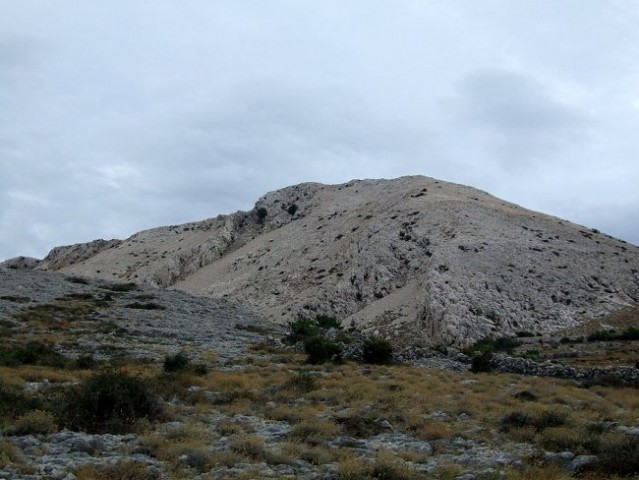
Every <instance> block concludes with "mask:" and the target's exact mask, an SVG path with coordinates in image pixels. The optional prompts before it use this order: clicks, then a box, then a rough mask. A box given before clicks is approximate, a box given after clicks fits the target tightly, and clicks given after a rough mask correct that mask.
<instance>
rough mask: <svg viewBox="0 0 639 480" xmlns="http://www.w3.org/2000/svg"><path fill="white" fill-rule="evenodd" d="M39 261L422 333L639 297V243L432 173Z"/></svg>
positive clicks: (522, 327)
mask: <svg viewBox="0 0 639 480" xmlns="http://www.w3.org/2000/svg"><path fill="white" fill-rule="evenodd" d="M38 268H41V269H45V270H58V271H61V272H64V273H68V274H73V275H82V276H87V277H99V278H104V279H108V280H115V279H117V280H127V281H135V282H142V283H146V284H150V285H154V286H157V287H167V288H173V289H180V290H184V291H187V292H190V293H195V294H199V295H205V296H210V297H214V298H218V297H219V298H222V297H223V298H229V299H231V300H235V301H242V302H246V303H248V304H250V305H251V306H252V307H254V308H255V309H256V311H258V312H260V313H262V314H263V315H264V316H265V317H267V318H268V319H270V320H272V321H275V322H287V321H289V320H291V319H293V318H295V317H296V316H297V315H299V314H306V315H313V314H315V313H325V314H333V315H336V316H337V317H338V318H340V319H342V321H343V323H344V324H345V325H350V324H354V325H357V326H358V327H360V328H362V329H364V330H371V331H379V332H380V333H383V334H385V335H392V336H395V337H400V338H405V339H410V340H411V341H415V342H418V343H454V344H467V343H469V342H470V341H472V340H476V339H477V338H479V337H482V336H487V335H501V334H512V333H514V332H517V331H530V332H535V333H537V332H539V333H541V332H544V333H545V332H552V331H555V330H558V329H561V328H566V327H570V326H574V325H577V324H579V323H580V322H582V321H584V320H586V319H591V318H596V317H598V316H600V315H602V314H605V313H608V312H613V311H616V310H619V309H620V308H623V307H627V306H632V305H636V304H637V303H639V248H637V247H636V246H633V245H630V244H627V243H625V242H622V241H619V240H616V239H614V238H611V237H609V236H607V235H604V234H602V233H599V232H597V231H595V230H591V229H589V228H586V227H583V226H579V225H575V224H573V223H570V222H568V221H565V220H561V219H558V218H556V217H551V216H547V215H544V214H541V213H538V212H533V211H530V210H526V209H524V208H521V207H519V206H517V205H514V204H510V203H507V202H504V201H502V200H499V199H497V198H495V197H493V196H491V195H489V194H487V193H485V192H482V191H479V190H476V189H473V188H470V187H465V186H462V185H456V184H451V183H446V182H442V181H438V180H435V179H432V178H426V177H403V178H399V179H395V180H356V181H351V182H349V183H346V184H343V185H321V184H316V183H306V184H301V185H296V186H292V187H288V188H285V189H282V190H278V191H275V192H271V193H268V194H266V195H265V196H263V197H262V198H260V199H259V200H258V201H257V203H256V204H255V208H254V209H253V210H252V211H250V212H237V213H234V214H231V215H221V216H218V217H217V218H213V219H208V220H204V221H202V222H193V223H188V224H184V225H179V226H175V225H174V226H168V227H160V228H155V229H152V230H147V231H143V232H140V233H137V234H135V235H133V236H132V237H130V238H128V239H127V240H124V241H117V240H112V241H96V242H91V243H88V244H80V245H73V246H68V247H58V248H56V249H54V250H52V251H51V253H50V254H49V255H48V256H47V258H45V260H44V261H43V262H42V263H41V264H40V266H39V267H38Z"/></svg>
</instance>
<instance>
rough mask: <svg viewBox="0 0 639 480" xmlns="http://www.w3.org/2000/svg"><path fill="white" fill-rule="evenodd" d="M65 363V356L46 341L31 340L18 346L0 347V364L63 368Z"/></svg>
mask: <svg viewBox="0 0 639 480" xmlns="http://www.w3.org/2000/svg"><path fill="white" fill-rule="evenodd" d="M66 363H67V359H66V357H64V355H61V354H60V353H58V352H56V351H55V350H54V349H53V347H52V346H51V345H49V344H48V343H42V342H36V341H32V342H28V343H27V344H25V345H22V346H20V347H14V348H7V347H2V348H0V365H5V366H8V367H15V366H18V365H46V366H49V367H58V368H63V367H64V366H65V365H66Z"/></svg>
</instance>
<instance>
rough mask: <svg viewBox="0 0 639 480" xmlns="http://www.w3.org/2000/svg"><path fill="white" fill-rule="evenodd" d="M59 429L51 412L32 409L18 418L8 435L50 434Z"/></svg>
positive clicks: (9, 429) (8, 430) (7, 431)
mask: <svg viewBox="0 0 639 480" xmlns="http://www.w3.org/2000/svg"><path fill="white" fill-rule="evenodd" d="M57 431H58V424H57V421H56V418H55V416H54V415H53V414H52V413H51V412H46V411H44V410H31V411H29V412H27V413H25V414H24V415H22V416H21V417H20V418H18V419H17V421H16V422H15V424H13V425H11V426H10V427H9V428H8V429H7V430H6V433H7V434H8V435H49V434H51V433H54V432H57Z"/></svg>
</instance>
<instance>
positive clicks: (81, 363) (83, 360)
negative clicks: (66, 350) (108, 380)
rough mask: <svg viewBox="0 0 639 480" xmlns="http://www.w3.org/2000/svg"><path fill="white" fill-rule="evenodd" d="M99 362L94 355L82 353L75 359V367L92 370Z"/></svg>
mask: <svg viewBox="0 0 639 480" xmlns="http://www.w3.org/2000/svg"><path fill="white" fill-rule="evenodd" d="M97 364H98V362H97V361H96V360H95V358H93V355H90V354H87V355H81V356H79V357H78V358H77V359H76V360H75V368H79V369H80V370H91V369H93V368H95V367H96V365H97Z"/></svg>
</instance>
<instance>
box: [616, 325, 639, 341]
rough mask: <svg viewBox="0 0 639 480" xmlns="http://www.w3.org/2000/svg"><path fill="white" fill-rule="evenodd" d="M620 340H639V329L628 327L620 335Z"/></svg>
mask: <svg viewBox="0 0 639 480" xmlns="http://www.w3.org/2000/svg"><path fill="white" fill-rule="evenodd" d="M619 340H639V328H637V327H628V328H627V329H625V330H624V331H623V332H621V333H620V334H619Z"/></svg>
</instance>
